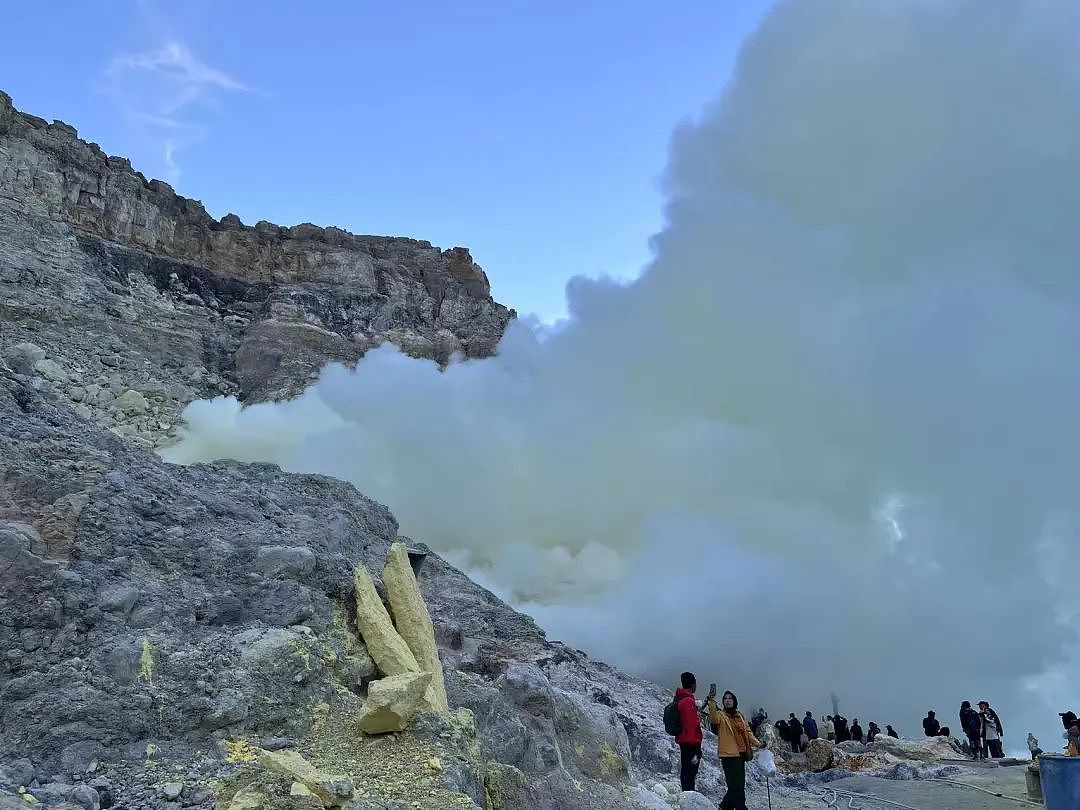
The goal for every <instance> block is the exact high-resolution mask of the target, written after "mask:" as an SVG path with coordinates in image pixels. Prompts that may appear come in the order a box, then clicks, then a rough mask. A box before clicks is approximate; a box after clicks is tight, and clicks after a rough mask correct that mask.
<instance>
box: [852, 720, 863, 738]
mask: <svg viewBox="0 0 1080 810" xmlns="http://www.w3.org/2000/svg"><path fill="white" fill-rule="evenodd" d="M851 739H853V740H854V741H855V742H857V743H861V742H862V741H863V732H862V726H860V725H859V718H858V717H856V718H855V719H854V720H852V721H851Z"/></svg>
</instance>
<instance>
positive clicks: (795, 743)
mask: <svg viewBox="0 0 1080 810" xmlns="http://www.w3.org/2000/svg"><path fill="white" fill-rule="evenodd" d="M788 734H790V735H791V737H790V741H791V750H792V751H794V752H795V753H796V754H798V753H800V752H801V751H802V735H803V727H802V723H800V722H799V719H798V718H797V717H796V716H795V712H792V713H791V714H789V715H788Z"/></svg>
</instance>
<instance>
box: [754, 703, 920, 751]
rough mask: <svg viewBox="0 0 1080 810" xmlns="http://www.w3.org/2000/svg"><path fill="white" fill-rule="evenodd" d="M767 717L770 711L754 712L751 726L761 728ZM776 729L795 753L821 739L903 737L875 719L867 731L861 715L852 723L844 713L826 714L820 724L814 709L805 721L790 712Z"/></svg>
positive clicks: (777, 723)
mask: <svg viewBox="0 0 1080 810" xmlns="http://www.w3.org/2000/svg"><path fill="white" fill-rule="evenodd" d="M767 718H768V714H767V713H766V712H765V711H764V710H763V709H759V710H758V711H757V712H756V713H755V714H754V720H753V722H752V723H751V727H752V728H754V730H755V731H757V728H758V727H759V726H760V725H761V724H763V723H764V722H765V720H766V719H767ZM773 728H775V729H776V734H777V736H778V737H779V738H780V739H781V740H783V741H784V742H785V743H787V744H788V745H790V746H791V750H792V751H794V752H795V753H801V752H804V751H806V747H807V745H809V744H810V741H811V740H817V739H826V740H828V741H829V742H833V743H842V742H848V741H849V740H850V741H853V742H858V743H872V742H873V741H874V740H875V739H877V738H878V736H880V735H885V736H888V737H899V736H900V735H899V734H897V733H896V729H894V728H893V727H892V726H890V725H886V726H885V730H884V731H882V730H881V726H879V725H878V724H877V723H875V722H873V721H870V722H869V723H867V724H866V729H865V730H864V729H863V727H862V724H861V723H860V722H859V718H858V717H856V718H855V719H853V720H852V721H851V722H850V723H849V722H848V719H847V718H846V717H844V716H843V715H841V714H835V715H832V714H829V715H826V716H825V719H824V720H823V721H822V722H821V723H820V724H819V723H818V721H817V720H816V719H814V714H813V712H806V714H805V716H804V717H803V718H802V720H800V719H798V718H797V717H796V716H795V713H794V712H792V713H790V714H788V719H787V720H778V721H776V723H775V724H774V725H773Z"/></svg>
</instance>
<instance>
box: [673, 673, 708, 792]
mask: <svg viewBox="0 0 1080 810" xmlns="http://www.w3.org/2000/svg"><path fill="white" fill-rule="evenodd" d="M679 680H680V682H681V683H682V686H681V687H679V688H678V689H676V690H675V705H676V706H678V707H679V719H681V720H682V731H681V732H680V733H679V736H678V737H676V738H675V742H677V743H678V744H679V783H680V784H681V785H682V789H683V790H693V789H694V785H695V784H696V782H697V772H698V768H699V767H700V766H701V739H702V735H701V719H700V718H699V717H698V709H697V701H695V700H694V692H696V691H697V678H695V677H694V673H693V672H684V673H683V674H682V675H681V676H680V677H679Z"/></svg>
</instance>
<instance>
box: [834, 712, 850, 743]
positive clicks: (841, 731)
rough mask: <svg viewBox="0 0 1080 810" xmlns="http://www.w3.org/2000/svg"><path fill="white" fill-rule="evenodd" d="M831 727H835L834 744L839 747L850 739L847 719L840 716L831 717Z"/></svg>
mask: <svg viewBox="0 0 1080 810" xmlns="http://www.w3.org/2000/svg"><path fill="white" fill-rule="evenodd" d="M833 725H835V726H836V744H837V745H839V744H840V743H842V742H847V741H848V740H850V739H851V732H850V731H848V725H847V718H846V717H844V716H843V715H842V714H838V715H834V716H833Z"/></svg>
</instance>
